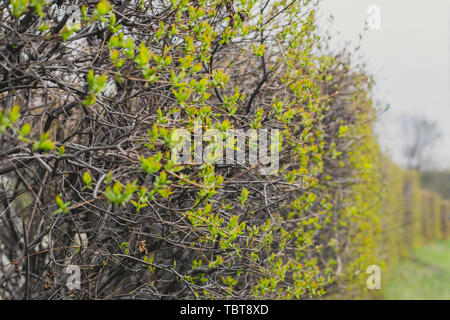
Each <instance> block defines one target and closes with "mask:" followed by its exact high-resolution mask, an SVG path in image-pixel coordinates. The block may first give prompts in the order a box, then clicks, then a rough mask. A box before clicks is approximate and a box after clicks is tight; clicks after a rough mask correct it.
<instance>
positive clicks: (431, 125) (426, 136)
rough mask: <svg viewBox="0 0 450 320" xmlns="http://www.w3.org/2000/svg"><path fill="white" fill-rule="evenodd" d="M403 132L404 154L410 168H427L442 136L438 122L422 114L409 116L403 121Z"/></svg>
mask: <svg viewBox="0 0 450 320" xmlns="http://www.w3.org/2000/svg"><path fill="white" fill-rule="evenodd" d="M403 133H404V138H405V139H404V141H405V144H404V148H403V155H404V157H405V158H406V164H407V167H408V169H412V170H419V171H420V170H423V169H425V168H426V167H427V165H429V161H430V153H431V151H432V148H433V146H434V145H435V144H436V142H437V141H438V140H439V138H440V137H441V131H440V129H439V126H438V124H437V123H436V122H435V121H431V120H428V119H425V118H422V117H420V116H409V117H406V118H405V119H404V121H403Z"/></svg>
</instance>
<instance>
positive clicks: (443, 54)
mask: <svg viewBox="0 0 450 320" xmlns="http://www.w3.org/2000/svg"><path fill="white" fill-rule="evenodd" d="M321 1H322V2H321V4H320V8H321V13H322V15H323V17H324V18H326V17H327V16H329V15H330V14H332V15H333V16H334V22H333V24H332V27H331V29H330V28H327V29H328V30H329V31H330V32H331V34H332V35H335V36H336V35H337V33H338V32H340V34H339V35H337V37H336V38H335V39H336V40H334V42H333V47H336V48H337V47H343V46H344V45H345V42H346V41H351V45H353V47H356V46H357V45H358V43H359V34H360V33H361V32H362V31H363V29H364V23H365V20H366V19H367V17H368V15H367V13H366V10H367V8H368V7H369V6H370V5H377V6H379V7H380V9H381V29H380V30H369V31H367V32H366V33H365V34H364V36H363V39H362V41H361V48H360V50H359V53H360V54H362V56H363V57H365V58H366V59H365V60H366V61H367V62H368V69H369V70H370V72H371V73H372V74H374V75H375V79H376V80H377V88H376V91H375V92H376V95H375V98H377V99H379V100H381V101H382V102H383V103H384V104H387V103H389V104H390V105H391V109H390V110H389V111H388V112H387V113H385V114H384V115H382V116H381V118H380V121H379V123H378V124H377V132H378V135H379V138H380V143H381V146H382V148H383V150H384V151H385V152H387V153H389V154H390V155H391V156H392V157H393V159H394V160H395V161H396V162H398V163H402V164H403V159H402V157H401V153H400V148H401V146H402V138H401V134H400V133H401V132H402V131H401V126H400V124H401V118H402V116H404V115H412V114H415V115H420V116H423V117H426V118H428V119H430V120H434V121H437V122H438V124H439V127H440V129H441V131H442V133H443V137H442V138H441V140H440V141H439V144H438V145H437V146H436V147H435V153H434V155H433V160H434V163H435V165H438V166H440V167H443V168H444V167H445V168H450V125H449V124H448V123H449V122H450V94H449V92H450V90H449V89H450V81H449V74H450V65H449V60H450V51H449V43H450V22H449V20H450V1H448V0H428V1H423V0H369V1H368V0H321ZM347 47H348V45H347Z"/></svg>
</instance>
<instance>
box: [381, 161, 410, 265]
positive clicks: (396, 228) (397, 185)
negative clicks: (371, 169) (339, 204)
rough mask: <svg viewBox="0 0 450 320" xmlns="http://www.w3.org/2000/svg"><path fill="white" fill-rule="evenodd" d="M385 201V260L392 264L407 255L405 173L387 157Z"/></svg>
mask: <svg viewBox="0 0 450 320" xmlns="http://www.w3.org/2000/svg"><path fill="white" fill-rule="evenodd" d="M382 164H383V167H382V173H383V183H384V193H383V195H384V201H383V205H382V211H381V214H382V224H383V226H382V228H383V230H382V242H381V247H382V249H381V251H382V254H383V258H384V259H386V260H389V262H392V260H395V259H396V258H398V257H399V256H400V255H402V254H404V253H405V248H406V244H405V240H404V237H405V234H404V232H403V230H404V229H403V228H404V215H405V209H406V208H405V198H404V185H405V172H404V170H403V169H402V168H400V167H399V166H398V165H396V164H395V163H393V162H392V160H391V159H390V158H388V157H386V156H384V157H382Z"/></svg>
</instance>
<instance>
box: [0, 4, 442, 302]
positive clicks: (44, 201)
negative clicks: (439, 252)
mask: <svg viewBox="0 0 450 320" xmlns="http://www.w3.org/2000/svg"><path fill="white" fill-rule="evenodd" d="M317 6H318V4H317V2H316V1H310V0H293V1H284V0H281V1H259V0H258V1H257V0H239V1H237V0H198V1H187V0H171V1H166V0H160V1H140V0H139V1H135V0H128V1H127V0H124V1H106V0H101V1H59V0H58V1H43V0H13V1H3V3H2V4H0V17H1V19H0V30H1V31H0V99H1V106H2V110H1V111H0V132H1V141H0V143H1V147H0V150H1V151H0V175H1V177H2V186H1V188H2V189H1V190H0V191H1V193H0V203H1V204H0V212H1V213H0V226H1V227H0V255H1V256H2V257H1V260H0V296H3V297H4V298H7V299H11V298H30V299H49V298H51V299H61V298H72V299H80V298H83V299H114V298H116V299H117V298H140V299H161V298H178V299H188V298H191V299H192V298H199V299H220V298H227V299H249V298H257V299H260V298H274V299H309V298H318V297H321V296H325V297H327V296H328V297H336V296H338V297H339V296H340V297H349V296H352V297H354V296H360V295H361V294H364V293H363V291H364V288H365V281H366V274H365V270H366V268H367V266H368V265H372V264H377V265H382V264H383V261H385V260H389V259H390V258H391V257H394V256H397V255H398V254H399V253H398V252H394V253H392V252H389V250H385V249H386V248H384V247H383V246H380V243H381V242H382V241H383V240H385V241H384V242H383V243H394V242H395V241H399V242H402V243H403V237H402V236H398V237H397V238H395V239H394V237H393V235H394V233H393V232H382V231H383V230H384V227H385V226H386V225H389V226H393V225H394V224H395V223H397V224H395V225H396V226H399V227H400V225H401V223H400V222H399V221H400V220H399V219H403V218H401V217H403V216H400V215H396V214H395V212H394V213H392V212H389V210H386V209H385V205H386V203H388V202H387V201H388V200H383V201H381V199H382V192H381V191H380V190H382V189H383V183H382V170H381V169H382V167H385V164H386V163H388V162H386V161H383V160H382V159H381V157H380V155H379V151H378V147H377V142H376V139H375V137H374V135H373V133H372V124H373V121H374V119H375V117H376V110H375V108H374V106H373V105H372V99H371V87H372V85H373V81H372V79H371V78H370V77H369V76H368V75H366V73H365V72H364V70H362V69H360V68H358V67H355V66H352V65H351V60H350V55H348V54H346V53H345V52H341V53H338V54H332V53H328V52H327V50H326V49H325V48H326V39H322V38H321V37H320V36H319V34H318V32H317V30H316V24H315V23H316V10H317ZM77 13H78V15H77ZM194 122H200V123H201V124H202V127H203V129H204V130H207V129H210V128H215V129H217V130H219V131H220V132H223V133H225V132H226V131H227V130H231V129H244V130H247V129H267V130H269V129H279V130H280V131H281V133H282V139H281V142H280V144H281V147H280V170H279V172H278V174H277V175H263V174H261V173H260V170H259V169H260V167H261V165H260V164H259V165H248V166H246V165H241V164H177V163H174V162H173V161H171V153H170V150H171V148H172V147H173V144H174V143H175V142H174V138H173V134H172V133H173V132H174V130H176V129H186V128H187V129H191V128H192V127H193V125H194ZM205 144H206V141H205ZM247 151H248V150H247ZM388 167H389V168H391V169H392V172H394V171H395V170H396V169H395V167H394V166H393V165H391V164H389V166H388ZM402 174H403V173H402ZM396 181H399V180H396ZM396 186H399V188H401V186H403V182H398V183H397V184H396ZM387 187H388V188H389V187H390V185H388V186H387ZM387 194H389V192H387ZM400 194H403V190H402V191H400ZM388 198H389V197H388ZM416 198H417V197H416ZM391 201H392V202H395V201H400V200H399V199H398V198H394V199H391ZM403 205H404V204H403V203H400V204H398V208H399V209H400V210H402V212H403ZM388 208H391V207H390V206H388ZM390 219H391V220H390ZM395 219H396V220H395ZM442 220H443V221H444V219H442ZM414 221H416V220H414ZM417 221H418V220H417ZM393 223H394V224H393ZM418 223H419V222H417V225H418V226H419V227H420V226H421V224H418ZM436 228H439V227H436ZM417 232H419V233H420V232H421V230H418V231H417ZM397 234H398V233H397ZM405 246H406V244H405ZM389 248H392V247H389ZM389 248H388V249H389ZM68 265H77V266H79V267H80V268H81V278H82V285H81V289H80V290H74V291H70V290H69V289H68V288H67V287H66V281H65V279H66V277H67V274H65V273H64V271H63V270H64V268H65V267H66V266H68Z"/></svg>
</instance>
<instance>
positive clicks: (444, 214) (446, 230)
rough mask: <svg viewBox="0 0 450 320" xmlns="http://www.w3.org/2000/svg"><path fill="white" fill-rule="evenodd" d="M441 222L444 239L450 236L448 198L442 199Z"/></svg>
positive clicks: (449, 204)
mask: <svg viewBox="0 0 450 320" xmlns="http://www.w3.org/2000/svg"><path fill="white" fill-rule="evenodd" d="M441 224H442V237H443V239H448V238H450V202H449V201H447V200H442V206H441Z"/></svg>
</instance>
